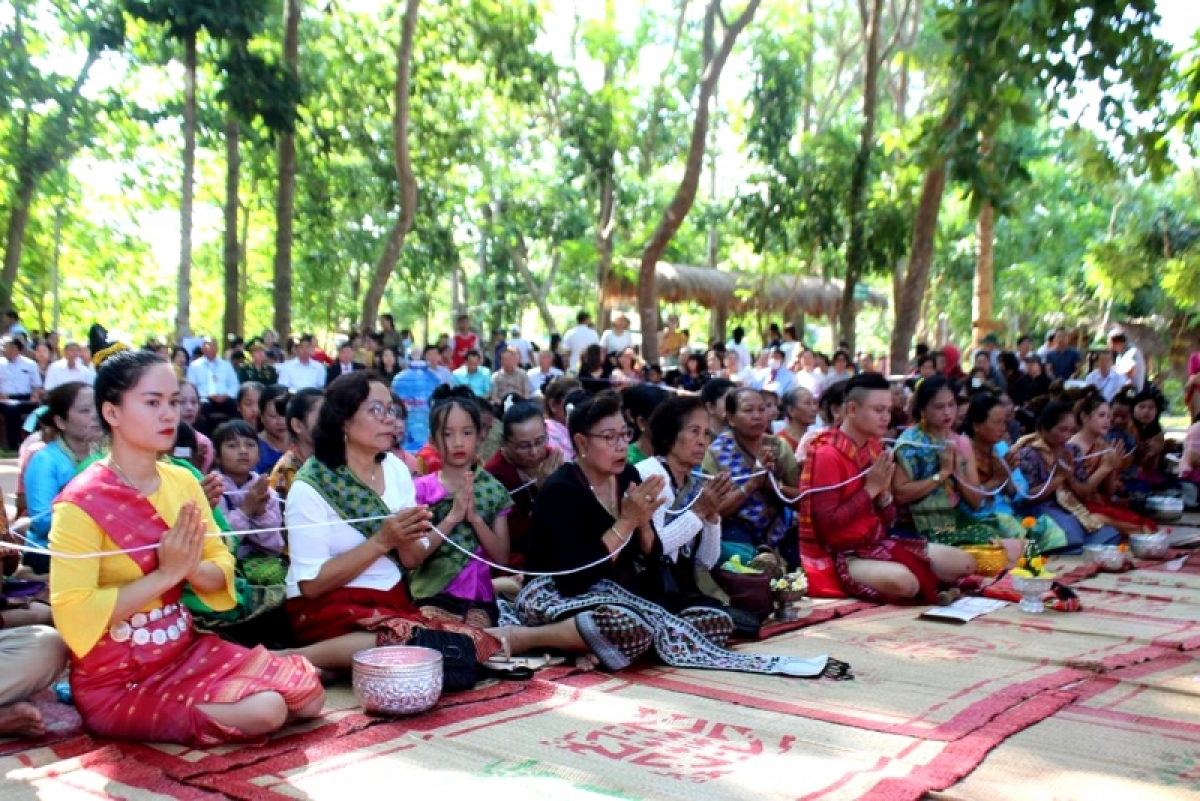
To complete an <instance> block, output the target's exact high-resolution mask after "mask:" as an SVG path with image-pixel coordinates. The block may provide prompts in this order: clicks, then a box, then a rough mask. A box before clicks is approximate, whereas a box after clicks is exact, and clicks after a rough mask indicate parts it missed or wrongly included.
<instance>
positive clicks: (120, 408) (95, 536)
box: [50, 346, 325, 745]
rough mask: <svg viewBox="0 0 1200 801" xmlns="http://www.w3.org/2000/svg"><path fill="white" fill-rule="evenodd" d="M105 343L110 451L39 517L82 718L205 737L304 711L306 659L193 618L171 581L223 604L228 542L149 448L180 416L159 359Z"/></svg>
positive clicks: (313, 700) (160, 736) (166, 440)
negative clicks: (215, 630) (48, 521)
mask: <svg viewBox="0 0 1200 801" xmlns="http://www.w3.org/2000/svg"><path fill="white" fill-rule="evenodd" d="M109 350H110V351H111V352H110V353H102V354H100V356H99V358H98V359H97V361H98V363H99V369H98V370H97V374H96V384H95V395H96V403H97V405H98V407H99V411H100V419H101V426H102V427H103V428H104V430H105V432H106V433H108V434H109V435H110V436H111V438H112V451H111V454H110V455H109V456H108V457H107V458H105V459H103V460H101V461H99V462H96V463H95V464H93V465H92V466H91V467H89V468H87V469H86V470H84V471H83V472H82V473H81V474H80V475H79V476H78V477H77V478H76V479H75V480H74V481H73V482H72V483H71V484H70V485H69V486H68V487H67V489H66V490H65V491H64V492H63V494H62V495H61V496H60V497H59V501H58V503H57V504H56V505H55V514H54V524H53V528H52V529H51V531H50V546H51V548H52V549H53V550H54V551H56V552H58V553H60V554H62V556H57V555H56V556H54V557H53V558H52V560H51V585H50V590H51V605H52V607H53V610H54V618H55V623H56V625H57V627H58V629H59V631H60V632H61V633H62V635H63V639H64V640H66V642H67V645H68V646H69V647H70V649H71V664H72V670H71V689H72V692H73V695H74V699H75V704H76V706H77V707H78V709H79V712H80V715H81V716H82V717H83V722H84V725H85V726H86V727H87V729H88V730H89V731H91V732H93V733H94V734H98V735H100V736H103V737H113V738H118V739H133V740H149V741H164V742H178V743H191V744H199V745H213V744H217V743H222V742H228V741H233V740H247V739H256V738H259V737H262V736H264V735H267V734H270V733H272V732H274V731H276V730H278V729H279V728H281V727H282V726H283V725H284V724H285V723H286V722H287V721H288V720H289V719H292V718H309V717H315V716H316V715H318V714H319V713H320V711H321V707H322V705H323V704H324V699H325V694H324V691H323V690H322V689H321V685H320V683H319V681H318V680H317V674H316V671H315V670H314V669H313V667H312V665H310V664H309V663H308V661H306V660H305V659H303V658H300V657H298V656H288V657H280V656H274V655H272V654H270V653H268V652H267V651H265V650H264V649H262V648H261V647H260V648H255V649H253V650H247V649H245V648H242V647H240V646H237V645H233V644H232V643H228V642H225V641H223V640H221V639H219V638H218V637H216V636H215V635H212V634H202V633H199V632H197V631H196V630H195V629H194V628H193V626H192V623H191V615H190V613H189V612H188V611H187V610H186V609H185V608H184V607H183V606H182V605H181V604H180V597H181V594H182V588H183V586H184V584H185V583H186V584H188V585H190V586H191V588H192V589H193V590H194V591H195V593H196V595H197V596H198V597H199V598H200V599H201V600H202V601H203V602H204V603H205V604H207V605H208V606H210V607H211V608H213V609H215V610H218V611H222V610H228V609H231V608H233V607H234V606H235V605H236V602H237V601H236V597H235V595H234V584H233V568H234V559H233V555H232V554H231V553H230V552H229V549H228V548H226V547H225V545H224V543H223V542H222V541H221V539H220V538H218V537H211V536H207V535H208V534H209V533H215V532H216V531H217V526H216V524H215V522H214V521H213V517H212V512H211V510H210V508H209V505H208V501H207V499H206V498H205V495H204V491H203V490H202V489H201V487H200V484H199V483H198V482H197V481H196V480H195V478H194V477H193V476H192V475H191V474H190V473H188V472H187V471H185V470H184V469H183V468H180V467H175V466H173V465H170V464H167V463H165V462H161V461H159V454H160V453H163V452H164V451H168V450H170V449H171V447H172V446H173V444H174V442H175V431H176V427H177V426H178V425H179V421H180V411H179V398H180V385H179V381H178V379H177V378H176V377H175V373H174V371H173V370H172V369H171V366H170V365H169V364H167V363H166V362H165V361H164V360H163V359H162V358H161V357H159V356H157V355H155V354H153V353H150V352H145V351H139V352H134V351H130V350H127V349H124V348H121V347H120V346H114V347H113V348H110V349H109ZM133 549H138V550H133ZM123 550H124V552H123ZM72 554H74V555H78V557H79V558H68V557H69V556H70V555H72ZM96 554H104V555H102V556H101V555H96Z"/></svg>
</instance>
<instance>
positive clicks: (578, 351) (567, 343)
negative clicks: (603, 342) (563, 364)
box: [562, 311, 600, 373]
mask: <svg viewBox="0 0 1200 801" xmlns="http://www.w3.org/2000/svg"><path fill="white" fill-rule="evenodd" d="M591 321H592V317H591V315H590V314H588V313H587V312H585V311H581V312H580V313H579V314H577V315H575V323H576V325H575V327H574V328H572V329H571V330H570V331H568V332H567V335H566V336H565V337H563V339H562V348H563V356H565V357H566V359H567V369H568V370H569V371H570V372H572V373H577V372H579V360H580V359H581V358H582V357H583V352H584V351H585V350H587V349H588V346H589V345H598V344H600V337H599V336H597V334H596V330H595V329H594V328H592V326H591Z"/></svg>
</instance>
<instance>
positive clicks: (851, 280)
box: [838, 0, 883, 358]
mask: <svg viewBox="0 0 1200 801" xmlns="http://www.w3.org/2000/svg"><path fill="white" fill-rule="evenodd" d="M860 6H861V7H862V8H863V10H864V11H865V12H866V16H865V19H864V20H863V22H864V25H865V26H866V29H865V33H866V48H865V52H864V53H863V75H864V79H863V123H862V128H861V129H860V130H859V140H858V153H856V154H855V156H854V168H853V170H852V172H851V174H850V202H849V203H848V204H847V212H848V214H849V216H850V242H849V245H848V247H847V249H846V280H845V284H844V286H843V287H842V308H841V312H840V316H841V319H840V321H839V325H838V327H839V328H840V329H841V334H842V339H844V340H845V341H846V342H847V343H848V344H849V346H850V355H851V358H853V356H854V339H855V331H854V318H855V311H856V309H855V304H854V291H855V289H857V287H858V282H859V281H860V280H861V279H862V276H863V275H864V273H865V272H866V268H867V266H868V265H867V241H866V240H867V231H866V227H867V220H866V206H867V185H868V183H869V181H870V177H871V151H872V150H874V149H875V117H876V112H877V110H878V107H879V28H880V25H881V23H882V19H881V17H882V15H883V0H870V6H869V7H867V6H866V4H865V3H860Z"/></svg>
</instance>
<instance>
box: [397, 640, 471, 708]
mask: <svg viewBox="0 0 1200 801" xmlns="http://www.w3.org/2000/svg"><path fill="white" fill-rule="evenodd" d="M408 644H409V645H415V646H418V647H421V648H432V649H433V650H435V651H437V652H438V653H440V654H441V655H442V691H443V692H448V693H453V692H461V691H462V690H469V689H471V688H472V687H474V686H475V682H477V681H478V680H479V663H478V662H477V661H476V660H475V642H474V641H473V640H472V639H471V638H470V637H468V636H467V635H465V634H457V633H455V632H453V631H438V630H436V629H426V628H418V629H414V630H413V635H412V637H410V638H409V640H408Z"/></svg>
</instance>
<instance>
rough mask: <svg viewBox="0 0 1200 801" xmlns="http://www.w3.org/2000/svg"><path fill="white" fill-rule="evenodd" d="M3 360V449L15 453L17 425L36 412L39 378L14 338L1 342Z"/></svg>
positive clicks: (0, 412) (0, 386)
mask: <svg viewBox="0 0 1200 801" xmlns="http://www.w3.org/2000/svg"><path fill="white" fill-rule="evenodd" d="M3 344H4V358H3V359H0V401H4V402H3V403H0V417H3V418H4V437H5V439H4V443H5V444H4V446H5V447H6V448H8V449H9V450H13V451H15V450H16V449H17V448H18V447H20V445H21V440H22V439H23V438H24V432H23V430H22V429H21V421H22V420H23V419H24V417H25V415H27V414H29V413H30V412H32V411H33V410H34V409H36V408H37V406H38V404H39V403H40V402H41V399H42V394H43V393H42V376H41V374H40V373H39V372H38V367H37V362H35V361H34V360H33V359H30V358H29V357H27V356H23V355H22V354H21V351H22V350H24V348H25V345H24V343H23V342H22V341H21V340H20V338H18V337H6V338H4V340H3Z"/></svg>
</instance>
